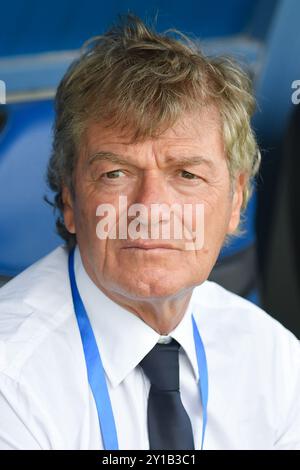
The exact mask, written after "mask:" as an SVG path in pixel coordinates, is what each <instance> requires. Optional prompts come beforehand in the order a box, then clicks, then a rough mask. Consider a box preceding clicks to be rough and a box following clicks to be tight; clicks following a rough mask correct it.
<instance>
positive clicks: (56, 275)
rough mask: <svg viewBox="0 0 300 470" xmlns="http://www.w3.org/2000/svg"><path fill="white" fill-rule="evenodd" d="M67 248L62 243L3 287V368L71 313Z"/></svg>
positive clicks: (0, 328)
mask: <svg viewBox="0 0 300 470" xmlns="http://www.w3.org/2000/svg"><path fill="white" fill-rule="evenodd" d="M70 305H71V292H70V287H69V279H68V254H67V249H66V248H65V247H63V246H60V247H58V248H56V249H55V250H53V251H52V252H51V253H49V254H48V255H46V256H45V257H43V258H41V259H40V260H38V261H37V262H35V263H34V264H32V265H31V266H29V268H27V269H25V270H24V271H23V272H22V273H20V274H19V275H18V276H16V277H15V278H13V279H12V280H11V281H9V282H8V283H7V284H5V285H4V286H3V287H2V288H1V289H0V349H1V350H2V352H3V354H2V355H1V356H2V357H1V359H0V370H4V369H5V368H6V367H7V366H8V365H10V364H11V363H12V362H14V359H15V357H16V356H20V351H22V354H23V358H24V361H25V357H26V355H30V354H31V352H32V351H33V350H34V348H35V347H36V345H37V344H38V343H40V342H41V341H42V340H43V339H44V338H46V337H47V335H49V333H51V331H53V330H54V329H55V328H57V326H58V325H59V324H61V322H62V321H65V319H66V317H67V316H68V314H69V312H70Z"/></svg>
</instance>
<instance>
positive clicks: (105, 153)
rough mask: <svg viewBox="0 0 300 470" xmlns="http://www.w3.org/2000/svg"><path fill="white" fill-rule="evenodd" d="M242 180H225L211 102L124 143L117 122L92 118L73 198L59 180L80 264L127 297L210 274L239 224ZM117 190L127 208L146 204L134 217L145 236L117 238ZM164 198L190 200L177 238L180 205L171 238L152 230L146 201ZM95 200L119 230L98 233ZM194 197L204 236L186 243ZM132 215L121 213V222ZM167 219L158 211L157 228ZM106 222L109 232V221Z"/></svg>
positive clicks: (182, 285)
mask: <svg viewBox="0 0 300 470" xmlns="http://www.w3.org/2000/svg"><path fill="white" fill-rule="evenodd" d="M243 184H244V178H243V177H242V175H240V176H239V177H238V178H237V180H236V182H235V183H234V185H233V187H232V185H231V183H230V177H229V171H228V167H227V162H226V155H225V150H224V144H223V139H222V134H221V124H220V118H219V114H218V112H217V110H216V109H215V108H214V107H212V106H210V107H206V108H203V109H202V110H201V112H199V113H197V114H190V115H185V116H183V117H182V119H180V120H179V121H177V123H176V125H174V127H172V128H170V129H168V130H167V131H165V132H164V133H163V134H161V135H160V136H159V137H158V138H155V139H148V140H146V141H144V142H137V143H130V139H128V138H126V136H124V133H123V135H122V134H121V133H120V132H119V131H118V130H117V129H113V128H111V129H109V128H105V127H104V126H101V124H99V123H94V124H92V125H90V127H89V128H88V131H87V132H86V134H85V137H84V139H83V142H82V147H81V151H80V155H79V159H78V164H77V166H76V170H75V174H74V189H75V200H72V199H71V196H70V193H69V191H68V190H67V188H64V192H63V198H64V202H65V209H64V217H65V223H66V226H67V228H68V230H69V231H70V232H73V233H76V236H77V241H78V245H79V249H80V253H81V257H82V260H83V263H84V266H85V269H86V271H87V272H88V274H89V276H90V277H91V279H92V280H93V281H94V283H95V284H96V285H97V286H98V287H99V288H101V289H102V290H104V291H108V292H111V293H112V294H113V293H115V294H119V295H122V296H124V295H125V296H126V297H128V298H132V299H150V298H155V297H160V298H161V297H169V296H175V295H176V294H180V293H183V292H184V291H185V290H188V289H190V288H191V287H193V286H195V285H198V284H201V283H202V282H203V281H205V280H206V279H207V277H208V276H209V274H210V271H211V270H212V268H213V266H214V264H215V262H216V259H217V257H218V254H219V251H220V249H221V247H222V244H223V242H224V238H225V236H226V234H227V233H232V232H233V231H234V230H235V229H236V227H237V225H238V222H239V215H240V207H241V203H242V190H243ZM120 196H123V197H126V198H127V207H126V210H127V211H128V209H129V208H130V206H131V205H132V204H136V203H139V204H142V205H143V207H144V208H145V211H146V212H143V215H142V217H140V219H139V220H140V226H139V228H140V229H143V230H142V233H144V235H143V236H144V239H142V238H140V239H139V240H133V238H132V235H131V237H130V235H129V238H128V233H127V239H118V226H119V225H120V221H119V219H118V218H119V216H120V215H121V214H120V213H119V201H120V199H119V198H120ZM123 200H124V199H123ZM162 203H164V204H167V206H168V207H171V206H172V205H173V204H177V205H178V204H179V207H181V208H182V209H183V208H184V205H185V204H186V205H189V207H192V208H193V209H192V214H193V216H192V219H189V220H190V221H191V220H192V222H191V223H190V224H189V225H188V226H187V227H186V229H185V231H184V230H183V231H182V232H183V238H181V239H176V238H175V236H174V233H175V232H174V224H179V225H180V224H181V225H182V228H183V227H184V225H186V222H185V219H184V218H183V217H180V211H179V212H177V213H176V215H174V214H173V215H172V212H171V218H170V219H169V220H168V221H169V222H170V223H171V231H170V237H169V239H165V238H162V237H163V236H162V232H160V235H159V237H160V238H159V239H153V238H152V239H151V238H150V237H151V232H150V227H151V210H152V208H153V206H152V205H153V204H162ZM101 204H110V205H112V206H113V207H114V208H115V213H116V216H117V218H116V222H115V225H114V229H115V230H116V231H115V233H116V236H117V238H113V237H112V236H107V237H106V239H103V237H99V233H98V235H97V232H96V228H97V224H98V223H99V221H100V220H101V217H100V216H99V212H98V215H97V207H98V206H101ZM197 204H198V205H202V207H203V211H204V212H203V215H204V219H203V220H202V221H203V222H204V226H203V227H202V222H201V223H200V225H201V229H202V228H203V235H204V242H203V245H202V246H200V247H199V244H197V243H195V244H194V248H193V249H191V244H189V249H187V240H188V241H189V242H190V241H191V240H190V238H188V236H187V234H189V236H190V235H191V233H192V231H193V230H195V228H196V224H197V222H196V209H195V208H196V205H197ZM165 207H166V206H165ZM173 207H174V206H173ZM177 207H178V206H177ZM198 207H199V206H198ZM122 211H123V209H121V212H122ZM147 211H148V212H147ZM122 213H123V222H124V211H123V212H122ZM146 213H147V214H148V215H147V216H146V215H145V214H146ZM183 213H184V210H182V214H183ZM127 214H128V212H127ZM132 219H133V216H132V215H131V216H128V215H126V219H125V220H126V222H127V226H129V225H130V222H131V221H132ZM167 219H168V217H167ZM167 219H164V217H161V218H160V219H159V222H158V223H157V219H156V221H155V224H156V228H157V226H159V228H160V230H161V229H162V226H163V224H166V223H168V221H167ZM186 220H187V219H186ZM198 222H199V221H198ZM172 223H173V226H172ZM147 224H148V225H147ZM200 225H197V229H198V231H199V227H200ZM98 227H99V226H98ZM172 227H173V228H172ZM177 228H178V225H177ZM109 230H110V232H111V234H112V232H113V230H111V226H110V229H109ZM146 231H147V233H148V239H145V232H146ZM156 233H157V232H156ZM184 234H185V235H184ZM197 245H198V246H197ZM157 246H160V248H157ZM192 246H193V245H192Z"/></svg>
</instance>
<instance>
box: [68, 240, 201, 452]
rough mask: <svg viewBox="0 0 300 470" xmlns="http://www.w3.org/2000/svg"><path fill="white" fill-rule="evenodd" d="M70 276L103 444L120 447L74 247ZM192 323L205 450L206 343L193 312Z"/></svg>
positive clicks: (108, 447) (70, 256)
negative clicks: (78, 281) (77, 276)
mask: <svg viewBox="0 0 300 470" xmlns="http://www.w3.org/2000/svg"><path fill="white" fill-rule="evenodd" d="M69 277H70V284H71V291H72V298H73V304H74V310H75V315H76V319H77V323H78V328H79V331H80V336H81V341H82V345H83V351H84V356H85V362H86V368H87V374H88V380H89V384H90V387H91V390H92V393H93V396H94V400H95V404H96V408H97V412H98V419H99V426H100V431H101V435H102V439H103V446H104V449H106V450H118V449H119V445H118V436H117V430H116V425H115V420H114V415H113V410H112V406H111V401H110V397H109V393H108V388H107V383H106V379H105V371H104V368H103V364H102V361H101V356H100V352H99V349H98V346H97V343H96V339H95V336H94V333H93V329H92V326H91V323H90V320H89V317H88V315H87V313H86V310H85V307H84V305H83V302H82V299H81V297H80V294H79V291H78V288H77V284H76V279H75V272H74V248H73V249H72V250H71V251H70V254H69ZM192 322H193V334H194V341H195V349H196V356H197V363H198V370H199V382H198V386H199V391H200V397H201V402H202V414H203V425H202V441H201V449H203V443H204V437H205V430H206V423H207V402H208V371H207V362H206V356H205V350H204V346H203V343H202V340H201V336H200V333H199V330H198V328H197V325H196V322H195V319H194V316H193V315H192Z"/></svg>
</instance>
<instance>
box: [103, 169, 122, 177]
mask: <svg viewBox="0 0 300 470" xmlns="http://www.w3.org/2000/svg"><path fill="white" fill-rule="evenodd" d="M120 173H122V170H113V171H107V172H106V173H103V175H102V176H103V177H104V178H109V179H116V178H119V176H120Z"/></svg>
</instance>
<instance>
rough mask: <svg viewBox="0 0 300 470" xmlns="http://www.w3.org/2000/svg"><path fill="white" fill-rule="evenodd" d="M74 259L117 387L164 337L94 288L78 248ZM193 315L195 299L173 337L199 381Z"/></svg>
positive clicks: (107, 367) (82, 293)
mask: <svg viewBox="0 0 300 470" xmlns="http://www.w3.org/2000/svg"><path fill="white" fill-rule="evenodd" d="M74 259H75V263H74V264H75V267H74V268H75V277H76V282H77V287H78V290H79V293H80V296H81V298H82V301H83V303H84V306H85V308H86V311H87V314H88V316H89V319H90V322H91V325H92V328H93V332H94V335H95V338H96V341H97V345H98V348H99V352H100V354H101V359H102V363H103V367H104V369H105V372H106V374H107V376H108V378H109V380H110V382H111V384H112V386H113V387H116V386H117V385H119V384H120V383H121V382H122V381H123V380H124V379H125V377H126V376H127V375H128V374H129V373H130V372H131V371H132V370H133V369H134V368H135V367H136V366H137V365H138V364H139V363H140V362H141V360H142V359H143V358H144V357H145V356H146V354H148V352H149V351H150V350H151V349H152V348H153V347H154V346H155V344H156V343H157V342H158V340H159V339H160V335H159V333H157V332H156V331H155V330H153V328H151V327H150V326H149V325H147V323H145V322H144V321H143V320H142V319H140V318H139V317H137V316H136V315H135V314H134V313H131V312H130V311H128V310H126V309H125V308H123V307H121V306H120V305H119V304H117V303H116V302H114V301H113V300H111V299H110V298H109V297H107V296H106V295H105V294H104V293H103V292H102V291H101V290H100V289H99V288H98V287H97V286H96V285H95V284H94V282H93V281H92V280H91V278H90V277H89V276H88V274H87V272H86V270H85V268H84V266H83V264H82V261H81V256H80V252H79V249H78V246H77V247H76V249H75V258H74ZM192 297H193V296H192ZM191 314H192V298H191V300H190V302H189V305H188V307H187V310H186V312H185V315H184V316H183V318H182V320H181V321H180V323H179V324H178V325H177V326H176V328H175V329H174V330H173V331H172V332H170V333H169V336H171V337H172V338H174V339H175V340H176V341H178V343H179V344H180V345H181V347H182V348H183V350H184V351H185V353H186V354H187V357H188V358H189V362H190V364H191V366H192V369H193V373H194V376H195V380H197V381H198V380H199V373H198V365H197V357H196V352H195V345H194V337H193V326H192V321H191Z"/></svg>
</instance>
